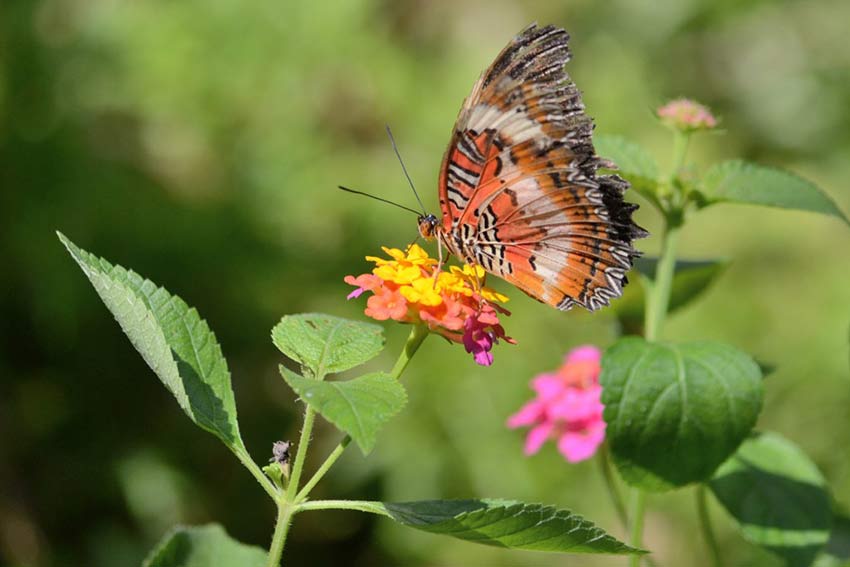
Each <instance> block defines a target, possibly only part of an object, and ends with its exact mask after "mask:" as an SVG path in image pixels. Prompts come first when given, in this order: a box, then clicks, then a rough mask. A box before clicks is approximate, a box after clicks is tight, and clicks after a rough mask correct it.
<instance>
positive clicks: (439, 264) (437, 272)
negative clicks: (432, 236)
mask: <svg viewBox="0 0 850 567" xmlns="http://www.w3.org/2000/svg"><path fill="white" fill-rule="evenodd" d="M444 261H445V260H443V243H442V242H441V241H440V239H439V238H438V239H437V269H436V270H434V275H433V279H434V287H436V286H437V277H438V276H439V275H440V272H442V271H443V262H444Z"/></svg>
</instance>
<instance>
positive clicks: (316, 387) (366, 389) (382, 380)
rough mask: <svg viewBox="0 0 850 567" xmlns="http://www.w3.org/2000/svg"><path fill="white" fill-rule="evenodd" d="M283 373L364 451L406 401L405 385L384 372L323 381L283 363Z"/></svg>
mask: <svg viewBox="0 0 850 567" xmlns="http://www.w3.org/2000/svg"><path fill="white" fill-rule="evenodd" d="M280 373H281V374H282V375H283V379H284V380H286V383H287V384H289V386H290V387H291V388H292V389H293V390H295V393H297V394H298V396H299V397H300V398H301V399H302V400H303V401H304V402H305V403H307V404H308V405H309V406H310V407H312V408H313V409H314V410H316V412H318V413H319V414H321V415H322V417H324V418H325V419H327V420H328V421H330V422H331V423H333V424H334V425H336V426H337V427H338V428H339V429H341V430H342V431H345V432H346V433H348V434H349V435H351V438H352V439H354V441H355V442H356V443H357V445H358V446H359V447H360V450H361V451H363V454H364V455H365V454H367V453H369V451H371V450H372V448H373V447H374V446H375V438H376V436H377V434H378V430H379V429H380V428H381V427H382V426H383V425H384V424H385V423H386V422H387V421H389V419H390V418H391V417H392V416H394V415H395V414H397V413H398V412H399V411H401V409H402V408H403V407H404V405H405V404H406V403H407V394H406V393H405V391H404V387H403V386H402V385H401V384H400V383H399V381H398V380H396V379H395V378H393V377H392V376H390V375H388V374H384V373H382V372H376V373H374V374H366V375H364V376H359V377H357V378H354V379H352V380H331V381H324V382H320V381H318V380H313V379H312V378H304V377H302V376H299V375H298V374H296V373H294V372H292V371H291V370H289V369H287V368H286V367H284V366H281V367H280Z"/></svg>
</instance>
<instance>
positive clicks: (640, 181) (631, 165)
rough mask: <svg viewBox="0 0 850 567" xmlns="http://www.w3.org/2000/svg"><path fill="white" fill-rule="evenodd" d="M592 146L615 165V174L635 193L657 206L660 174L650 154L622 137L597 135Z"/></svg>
mask: <svg viewBox="0 0 850 567" xmlns="http://www.w3.org/2000/svg"><path fill="white" fill-rule="evenodd" d="M593 145H594V147H595V148H596V153H597V154H598V155H600V156H602V157H604V158H605V159H610V160H611V161H613V162H614V163H615V164H617V170H616V171H617V173H619V174H620V175H621V176H622V177H624V178H625V179H627V180H628V181H629V183H631V186H632V188H633V189H634V190H635V191H637V192H638V193H640V194H641V195H642V196H644V197H645V198H647V199H649V200H650V201H652V202H653V203H656V204H657V202H658V201H657V199H658V197H657V195H656V187H657V185H658V179H659V175H660V174H659V170H658V163H656V161H655V158H654V157H653V156H652V154H650V153H649V152H648V151H646V150H645V149H644V148H643V147H642V146H640V145H638V144H636V143H634V142H631V141H629V140H627V139H626V138H624V137H622V136H612V135H607V136H606V135H598V136H595V137H594V139H593Z"/></svg>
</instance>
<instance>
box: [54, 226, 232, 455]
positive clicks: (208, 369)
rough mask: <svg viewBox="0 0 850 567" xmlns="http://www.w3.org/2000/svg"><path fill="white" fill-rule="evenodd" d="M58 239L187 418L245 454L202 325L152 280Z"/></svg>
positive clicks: (220, 364)
mask: <svg viewBox="0 0 850 567" xmlns="http://www.w3.org/2000/svg"><path fill="white" fill-rule="evenodd" d="M59 239H60V240H61V241H62V243H63V244H64V245H65V247H66V248H67V249H68V252H70V253H71V256H72V257H73V258H74V260H75V261H76V262H77V264H78V265H79V266H80V268H81V269H82V270H83V273H85V275H86V276H87V277H88V279H89V281H90V282H91V283H92V285H93V286H94V288H95V291H97V293H98V295H100V298H101V299H102V300H103V302H104V303H105V304H106V307H107V308H108V309H109V310H110V311H111V312H112V315H113V316H114V317H115V319H116V320H117V321H118V323H119V325H121V329H122V330H123V331H124V333H125V334H126V335H127V337H128V338H129V339H130V342H131V343H132V344H133V346H134V347H135V348H136V350H137V351H138V352H139V354H141V355H142V358H144V360H145V362H146V363H147V364H148V366H149V367H150V368H151V370H153V371H154V373H155V374H156V375H157V376H158V377H159V379H160V380H161V381H162V383H163V384H164V385H165V387H166V388H168V390H169V391H170V392H171V393H172V394H173V395H174V397H175V398H177V402H178V403H179V404H180V407H181V408H183V411H184V412H186V415H188V416H189V417H190V418H191V419H192V421H194V422H195V423H196V424H198V425H199V426H200V427H202V428H203V429H206V430H207V431H209V432H210V433H213V434H214V435H216V436H217V437H218V438H219V439H221V440H222V441H223V442H224V443H225V444H226V445H227V446H228V447H230V448H231V449H233V450H234V451H244V450H245V446H244V444H243V442H242V438H241V437H240V435H239V424H238V423H237V420H236V402H235V400H234V397H233V389H232V388H231V385H230V371H229V370H228V369H227V362H226V361H225V360H224V356H222V354H221V348H220V347H219V345H218V342H217V341H216V338H215V335H214V334H213V332H212V331H211V330H210V328H209V326H208V325H207V323H206V321H204V320H203V319H201V317H200V316H199V315H198V312H197V311H196V310H195V309H194V308H190V307H189V306H188V305H186V303H185V302H184V301H183V300H182V299H180V298H179V297H177V296H176V295H171V294H170V293H169V292H168V291H167V290H166V289H164V288H161V287H157V285H156V284H154V283H153V282H151V281H150V280H146V279H144V278H142V277H141V276H140V275H139V274H136V273H135V272H132V271H129V270H125V269H124V268H122V267H121V266H113V265H112V264H110V263H109V262H107V261H106V260H104V259H101V258H97V257H96V256H93V255H92V254H89V253H88V252H86V251H85V250H82V249H80V248H78V247H77V246H76V245H75V244H74V243H73V242H71V241H70V240H68V239H67V238H66V237H65V236H64V235H63V234H61V233H59Z"/></svg>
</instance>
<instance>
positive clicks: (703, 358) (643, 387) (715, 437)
mask: <svg viewBox="0 0 850 567" xmlns="http://www.w3.org/2000/svg"><path fill="white" fill-rule="evenodd" d="M600 383H601V384H602V387H603V390H602V403H603V404H605V413H604V418H605V422H606V423H607V424H608V429H607V431H606V435H607V437H608V439H609V441H610V443H611V450H612V453H613V455H614V459H615V463H616V464H617V467H618V468H619V470H620V473H621V474H622V475H623V478H624V479H625V480H626V481H627V482H629V483H630V484H633V485H635V486H638V487H641V488H644V489H647V490H666V489H670V488H673V487H677V486H683V485H685V484H688V483H691V482H698V481H703V480H708V479H709V478H710V477H711V475H712V473H713V472H714V470H715V469H716V468H717V467H718V466H719V465H720V464H721V463H722V462H723V461H725V460H726V459H727V458H728V457H729V456H730V455H731V454H732V453H733V452H734V451H735V449H736V448H737V447H738V445H739V444H740V443H741V442H742V441H743V440H744V439H745V438H746V437H747V435H748V434H749V433H750V430H751V429H752V427H753V426H754V425H755V422H756V417H757V416H758V413H759V410H760V409H761V403H762V381H761V371H760V370H759V367H758V365H757V364H756V363H755V362H754V361H753V359H752V358H750V357H749V356H748V355H747V354H745V353H743V352H741V351H739V350H737V349H735V348H733V347H731V346H729V345H725V344H722V343H713V342H693V343H684V344H661V343H649V342H647V341H645V340H643V339H641V338H637V337H626V338H623V339H620V340H619V341H617V342H616V343H615V344H614V345H613V346H611V347H610V348H609V349H608V350H607V351H606V353H605V355H604V356H603V359H602V374H601V376H600Z"/></svg>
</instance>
